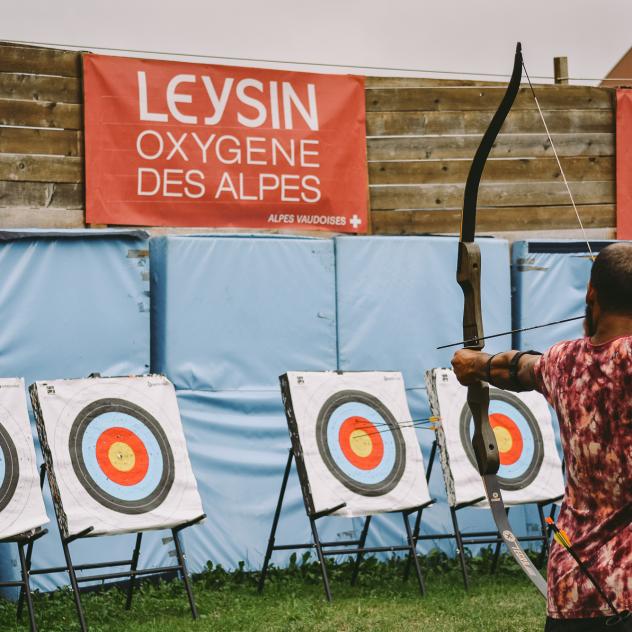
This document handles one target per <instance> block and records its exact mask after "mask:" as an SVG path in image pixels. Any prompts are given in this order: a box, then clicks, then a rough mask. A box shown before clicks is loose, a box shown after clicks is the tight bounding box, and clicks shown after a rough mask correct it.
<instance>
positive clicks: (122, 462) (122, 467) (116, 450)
mask: <svg viewBox="0 0 632 632" xmlns="http://www.w3.org/2000/svg"><path fill="white" fill-rule="evenodd" d="M108 458H109V459H110V463H111V464H112V465H113V466H114V467H115V468H116V469H117V470H119V471H120V472H129V471H130V470H131V469H132V468H133V467H134V465H135V464H136V455H135V454H134V450H132V448H130V447H129V445H127V443H122V442H121V441H115V442H114V443H113V444H112V445H111V446H110V449H109V450H108Z"/></svg>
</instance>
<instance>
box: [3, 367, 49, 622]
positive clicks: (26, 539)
mask: <svg viewBox="0 0 632 632" xmlns="http://www.w3.org/2000/svg"><path fill="white" fill-rule="evenodd" d="M47 522H48V516H47V515H46V509H45V507H44V498H43V497H42V493H41V491H40V488H39V484H38V478H37V466H36V461H35V445H34V444H33V436H32V434H31V424H30V422H29V416H28V412H27V408H26V396H25V390H24V380H22V379H20V378H1V379H0V542H2V543H6V544H15V545H16V546H17V548H18V559H19V563H20V578H19V579H17V580H14V581H3V582H0V587H4V588H9V587H12V588H19V589H20V605H19V606H18V611H17V615H18V619H20V618H21V616H22V610H23V608H22V606H23V604H24V601H26V605H27V609H28V616H29V626H30V629H31V632H35V631H36V630H37V625H36V622H35V614H34V610H33V600H32V598H31V586H30V575H31V573H30V567H31V555H30V554H29V553H25V547H28V549H29V551H32V549H33V543H34V542H35V541H36V540H38V539H39V538H41V537H42V536H43V535H45V534H46V533H47V530H46V529H44V528H42V527H43V525H45V524H46V523H47Z"/></svg>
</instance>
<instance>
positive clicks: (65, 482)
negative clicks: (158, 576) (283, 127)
mask: <svg viewBox="0 0 632 632" xmlns="http://www.w3.org/2000/svg"><path fill="white" fill-rule="evenodd" d="M31 398H32V401H33V409H34V411H35V414H36V418H37V426H38V432H39V435H40V442H41V444H42V451H43V452H44V457H45V460H46V462H47V465H48V468H49V481H50V482H51V490H52V494H53V500H54V501H55V504H56V509H57V511H58V514H59V515H60V516H61V519H60V522H61V524H62V530H65V531H66V535H75V534H77V533H80V532H81V531H83V530H84V529H87V528H89V527H92V528H93V531H92V532H91V535H111V534H115V533H126V532H135V531H145V530H149V529H165V528H170V527H174V526H176V525H178V524H182V523H183V522H186V521H188V520H193V519H194V518H197V517H198V516H200V515H202V513H203V509H202V502H201V499H200V495H199V493H198V489H197V483H196V481H195V478H194V476H193V471H192V468H191V463H190V461H189V455H188V451H187V447H186V442H185V438H184V433H183V430H182V422H181V420H180V412H179V410H178V402H177V399H176V394H175V389H174V387H173V385H172V384H171V382H169V380H167V379H166V378H165V377H163V376H160V375H147V376H138V377H120V378H119V377H117V378H87V379H78V380H55V381H50V382H36V383H35V384H34V385H32V386H31Z"/></svg>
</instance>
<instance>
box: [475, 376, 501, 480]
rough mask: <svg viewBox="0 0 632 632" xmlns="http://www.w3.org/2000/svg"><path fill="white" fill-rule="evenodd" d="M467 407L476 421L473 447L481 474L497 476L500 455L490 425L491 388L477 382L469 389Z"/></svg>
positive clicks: (484, 383)
mask: <svg viewBox="0 0 632 632" xmlns="http://www.w3.org/2000/svg"><path fill="white" fill-rule="evenodd" d="M467 405H468V406H469V407H470V412H471V413H472V419H473V420H474V435H473V436H472V447H473V448H474V456H476V464H477V465H478V471H479V472H480V474H482V475H484V474H496V473H497V472H498V469H499V468H500V455H499V454H498V444H497V442H496V435H495V434H494V430H493V429H492V427H491V424H490V423H489V415H488V410H489V386H488V385H487V383H486V382H477V383H476V384H472V386H468V388H467Z"/></svg>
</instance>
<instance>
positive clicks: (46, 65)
mask: <svg viewBox="0 0 632 632" xmlns="http://www.w3.org/2000/svg"><path fill="white" fill-rule="evenodd" d="M0 72H25V73H30V74H35V75H57V76H61V77H81V53H79V52H77V51H70V50H59V49H56V48H36V47H32V46H20V45H18V44H16V45H13V44H11V43H7V44H5V45H4V46H0Z"/></svg>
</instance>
